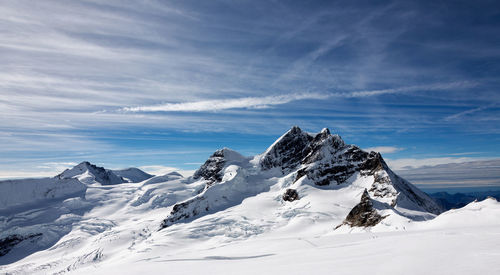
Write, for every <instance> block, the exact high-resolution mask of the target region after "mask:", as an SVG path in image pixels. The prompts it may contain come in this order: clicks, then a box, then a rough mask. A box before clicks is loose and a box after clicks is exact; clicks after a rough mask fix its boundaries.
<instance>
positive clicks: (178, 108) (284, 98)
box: [122, 93, 329, 112]
mask: <svg viewBox="0 0 500 275" xmlns="http://www.w3.org/2000/svg"><path fill="white" fill-rule="evenodd" d="M328 97H329V96H328V95H325V94H319V93H301V94H287V95H276V96H266V97H244V98H236V99H218V100H203V101H194V102H183V103H166V104H160V105H151V106H139V107H126V108H123V109H122V110H123V111H126V112H206V111H220V110H227V109H238V108H249V109H258V108H266V107H269V106H272V105H281V104H286V103H289V102H292V101H296V100H302V99H325V98H328Z"/></svg>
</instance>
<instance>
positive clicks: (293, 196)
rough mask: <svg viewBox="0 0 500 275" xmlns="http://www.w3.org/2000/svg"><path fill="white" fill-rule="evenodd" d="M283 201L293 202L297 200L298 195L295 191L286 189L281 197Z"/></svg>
mask: <svg viewBox="0 0 500 275" xmlns="http://www.w3.org/2000/svg"><path fill="white" fill-rule="evenodd" d="M282 198H283V200H284V201H295V200H298V199H299V193H298V192H297V190H295V189H290V188H289V189H286V191H285V193H284V194H283V196H282Z"/></svg>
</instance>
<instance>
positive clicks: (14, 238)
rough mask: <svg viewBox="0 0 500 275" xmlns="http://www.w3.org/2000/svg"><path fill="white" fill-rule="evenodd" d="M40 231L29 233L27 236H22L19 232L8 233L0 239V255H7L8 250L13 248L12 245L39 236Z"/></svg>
mask: <svg viewBox="0 0 500 275" xmlns="http://www.w3.org/2000/svg"><path fill="white" fill-rule="evenodd" d="M41 236H42V233H37V234H30V235H27V236H22V235H19V234H13V235H9V236H7V237H5V238H3V239H0V257H2V256H5V255H7V253H9V251H11V250H12V248H14V246H16V245H18V244H19V243H21V242H23V241H26V240H32V241H33V240H34V239H35V238H38V237H41Z"/></svg>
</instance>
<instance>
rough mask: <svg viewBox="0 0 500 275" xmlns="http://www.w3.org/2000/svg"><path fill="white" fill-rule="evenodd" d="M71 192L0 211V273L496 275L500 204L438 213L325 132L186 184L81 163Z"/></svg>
mask: <svg viewBox="0 0 500 275" xmlns="http://www.w3.org/2000/svg"><path fill="white" fill-rule="evenodd" d="M124 171H125V172H124ZM125 175H126V176H125ZM124 178H127V179H128V180H125V179H124ZM134 178H135V179H141V180H142V179H145V180H143V181H141V182H136V183H134V182H130V181H133V179H134ZM71 179H78V180H79V181H81V182H85V184H86V185H85V187H86V191H85V194H84V196H82V195H81V194H80V193H76V194H75V195H73V196H72V195H71V194H72V193H68V192H64V193H62V194H64V196H60V197H57V198H55V197H54V199H50V200H48V199H45V197H43V196H42V197H40V196H38V195H37V196H35V197H36V198H37V203H36V204H30V205H29V206H26V207H21V206H18V205H16V206H15V207H10V208H5V209H0V265H1V266H0V273H7V274H11V273H12V274H37V273H38V274H61V273H66V272H70V273H77V274H140V273H142V274H156V273H168V274H207V273H208V274H256V273H262V274H275V273H277V272H285V273H286V274H367V273H369V274H422V273H425V274H500V261H499V260H498V259H500V248H499V247H500V203H499V202H497V201H496V200H494V199H487V200H484V201H482V202H473V203H471V204H469V205H467V206H466V207H464V208H461V209H456V210H450V211H448V212H445V213H441V214H439V213H440V209H439V207H438V206H437V205H436V204H435V203H434V202H433V201H432V200H431V199H430V198H429V197H428V196H427V195H425V194H424V193H422V192H421V191H420V190H418V189H416V188H415V187H413V186H412V185H411V184H410V183H408V182H407V181H405V180H403V179H401V178H400V177H398V176H397V175H395V174H394V173H393V172H392V171H391V170H390V169H389V168H388V167H387V165H386V164H385V162H384V161H383V159H382V157H381V156H380V155H379V154H376V153H375V152H371V153H367V152H363V151H361V150H359V148H357V147H355V146H352V145H345V144H344V143H343V141H342V140H341V139H340V137H338V136H336V135H331V134H330V133H329V131H328V130H323V131H322V132H320V133H319V134H315V135H313V134H309V133H304V132H301V131H300V129H298V128H292V129H291V130H290V131H289V132H287V133H286V134H285V135H283V136H282V137H281V138H280V139H278V140H277V141H276V142H275V143H274V144H273V145H272V146H271V147H270V148H269V149H268V150H266V151H265V152H264V153H263V154H261V155H257V156H255V157H248V158H247V157H243V156H241V155H239V154H238V153H236V152H234V151H231V150H229V149H223V150H218V151H216V152H215V153H214V154H213V155H212V156H211V157H210V158H209V159H208V160H207V162H206V163H205V164H204V165H202V166H201V167H200V169H199V170H198V171H196V172H195V174H194V175H193V176H190V177H187V178H184V177H182V176H181V175H180V174H178V173H175V172H173V173H170V174H167V175H162V176H155V177H151V178H150V175H147V174H143V173H141V171H138V170H133V169H132V170H130V169H127V170H120V171H117V172H113V171H111V170H105V169H104V168H102V167H96V166H95V165H91V164H89V163H86V162H84V163H81V164H79V165H77V166H76V167H75V168H73V169H71V170H67V171H65V172H63V173H62V174H60V175H58V176H57V177H55V178H54V180H55V183H54V182H53V181H50V182H51V184H52V185H50V186H51V188H56V190H55V191H51V192H56V191H57V190H59V189H58V188H62V189H61V190H64V187H65V183H66V182H67V181H69V180H71ZM59 180H60V181H59ZM47 181H48V180H47ZM3 183H5V182H3ZM3 183H2V182H0V186H1V184H3ZM8 184H10V185H9V186H11V185H12V183H11V182H9V183H8ZM26 186H28V185H26ZM29 186H33V184H30V185H29ZM9 188H10V187H9ZM51 190H52V189H51ZM57 192H59V191H57ZM57 192H56V193H57ZM38 193H39V192H38ZM38 193H36V194H38ZM26 194H27V195H26V196H20V198H21V197H22V198H30V196H31V195H30V194H31V193H26ZM0 195H2V194H0ZM68 196H69V198H68ZM50 198H52V197H50ZM0 199H3V200H5V201H7V199H6V198H2V196H0ZM41 199H45V200H41ZM437 214H439V215H437ZM346 217H347V218H346ZM349 217H351V218H349Z"/></svg>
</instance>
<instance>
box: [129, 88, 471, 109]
mask: <svg viewBox="0 0 500 275" xmlns="http://www.w3.org/2000/svg"><path fill="white" fill-rule="evenodd" d="M471 85H475V84H472V83H468V82H453V83H436V84H432V85H420V86H410V87H401V88H394V89H385V90H372V91H355V92H341V93H294V94H285V95H274V96H265V97H243V98H235V99H215V100H202V101H193V102H181V103H165V104H157V105H146V106H137V107H125V108H122V109H121V111H125V112H207V111H220V110H228V109H241V108H247V109H259V108H266V107H269V106H272V105H281V104H286V103H289V102H292V101H297V100H303V99H327V98H335V97H341V98H353V97H369V96H378V95H383V94H396V93H408V92H415V91H419V90H448V89H452V88H458V87H461V88H464V87H469V86H471Z"/></svg>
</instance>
